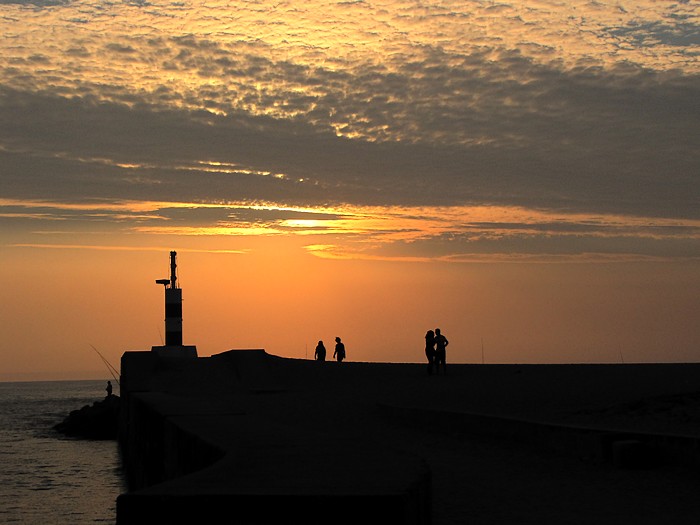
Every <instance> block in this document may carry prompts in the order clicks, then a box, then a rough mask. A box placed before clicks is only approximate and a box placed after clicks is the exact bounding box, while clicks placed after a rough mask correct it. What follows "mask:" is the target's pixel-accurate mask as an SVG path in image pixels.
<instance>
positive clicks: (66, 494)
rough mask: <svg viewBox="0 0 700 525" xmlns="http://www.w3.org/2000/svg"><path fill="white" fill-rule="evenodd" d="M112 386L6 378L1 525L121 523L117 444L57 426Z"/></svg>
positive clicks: (1, 409) (0, 439)
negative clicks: (77, 436) (83, 437)
mask: <svg viewBox="0 0 700 525" xmlns="http://www.w3.org/2000/svg"><path fill="white" fill-rule="evenodd" d="M106 384H107V381H106V380H105V381H47V382H23V383H14V382H10V383H3V382H0V524H10V523H24V524H41V525H58V524H61V525H66V524H71V525H81V524H85V523H111V524H114V523H116V498H117V496H118V495H119V494H121V493H123V492H126V483H125V480H124V476H123V472H122V468H121V460H120V456H119V447H118V445H117V442H116V441H88V440H78V439H73V438H68V437H65V436H63V435H61V434H59V433H57V432H55V431H54V430H53V429H52V427H53V425H55V424H56V423H58V422H60V421H62V420H63V418H64V417H65V416H67V415H68V414H69V413H70V412H71V411H72V410H78V409H80V408H82V407H83V406H85V405H91V404H92V403H94V402H95V401H99V400H100V399H102V398H103V397H104V395H105V394H106V393H105V390H104V389H105V386H106ZM112 384H113V385H114V387H115V390H114V393H115V394H118V393H119V390H118V388H117V385H116V384H115V382H114V381H112Z"/></svg>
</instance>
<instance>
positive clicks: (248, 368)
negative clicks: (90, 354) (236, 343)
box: [117, 350, 431, 525]
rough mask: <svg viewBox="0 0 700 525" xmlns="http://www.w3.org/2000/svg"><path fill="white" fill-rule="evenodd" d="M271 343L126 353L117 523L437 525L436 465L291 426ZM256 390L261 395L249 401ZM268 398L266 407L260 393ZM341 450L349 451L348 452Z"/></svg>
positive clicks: (385, 449)
mask: <svg viewBox="0 0 700 525" xmlns="http://www.w3.org/2000/svg"><path fill="white" fill-rule="evenodd" d="M268 358H269V356H268V355H267V354H265V353H264V352H263V351H260V350H257V351H256V350H250V351H234V352H226V353H224V354H219V355H218V356H213V357H211V358H190V359H168V358H163V357H162V356H158V355H156V354H155V353H151V352H127V353H125V354H124V356H123V358H122V381H121V393H122V410H121V413H120V415H121V420H120V446H121V448H122V455H123V458H124V464H125V468H126V471H127V479H128V485H129V491H128V492H127V493H126V494H122V495H120V496H119V498H118V499H117V523H118V525H126V524H128V525H139V524H144V525H145V524H149V525H151V524H152V523H169V524H172V525H178V524H183V525H184V524H188V525H189V524H192V523H207V524H217V523H244V524H245V523H256V524H278V523H280V524H281V523H305V524H319V525H320V524H321V523H323V524H327V523H329V522H332V523H335V524H341V525H342V524H347V525H349V524H356V523H365V524H373V523H376V524H380V523H381V524H386V523H392V524H394V523H395V524H397V525H401V524H406V525H427V524H429V523H430V522H431V481H430V478H431V476H430V471H429V469H428V467H427V465H426V464H425V462H424V461H422V460H421V459H420V458H417V457H415V456H412V455H406V454H405V453H400V452H397V451H395V450H392V449H390V448H381V447H377V446H375V445H374V444H368V443H362V442H357V441H356V440H347V439H344V438H343V437H342V436H337V435H333V434H332V429H331V434H329V435H323V436H319V435H317V434H316V433H314V432H310V431H309V430H308V428H306V427H305V426H304V425H303V424H301V425H299V426H289V425H288V424H281V423H279V422H278V421H276V418H275V417H272V416H271V414H268V413H267V412H266V411H265V409H264V406H265V403H267V402H268V399H269V397H266V396H275V397H274V399H275V406H279V405H280V404H283V403H285V399H286V393H285V389H284V388H283V387H282V386H280V385H279V384H277V383H276V379H275V378H274V377H273V375H272V374H271V373H270V371H269V369H268V368H269V367H268V366H267V359H268ZM251 396H252V402H248V401H250V399H251ZM261 396H262V399H263V401H264V403H262V404H260V403H256V402H255V401H256V399H260V398H261ZM339 450H342V454H339V453H338V451H339Z"/></svg>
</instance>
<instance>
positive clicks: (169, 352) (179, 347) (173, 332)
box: [151, 251, 197, 357]
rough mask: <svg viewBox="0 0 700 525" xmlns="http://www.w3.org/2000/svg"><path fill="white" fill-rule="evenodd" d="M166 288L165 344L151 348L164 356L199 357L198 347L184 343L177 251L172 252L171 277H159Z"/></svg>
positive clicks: (158, 282)
mask: <svg viewBox="0 0 700 525" xmlns="http://www.w3.org/2000/svg"><path fill="white" fill-rule="evenodd" d="M156 283H157V284H162V285H163V287H164V288H165V345H163V346H154V347H152V348H151V350H153V351H154V352H157V353H158V354H159V355H162V356H172V357H197V347H196V346H191V345H187V346H185V345H183V344H182V288H180V287H179V286H178V284H177V252H175V251H172V252H170V278H169V279H157V280H156Z"/></svg>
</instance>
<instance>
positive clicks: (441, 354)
mask: <svg viewBox="0 0 700 525" xmlns="http://www.w3.org/2000/svg"><path fill="white" fill-rule="evenodd" d="M448 344H450V342H449V341H448V340H447V337H445V336H444V335H442V333H440V329H439V328H436V329H435V371H436V372H437V373H438V374H439V373H440V365H442V373H443V374H447V351H446V349H447V345H448Z"/></svg>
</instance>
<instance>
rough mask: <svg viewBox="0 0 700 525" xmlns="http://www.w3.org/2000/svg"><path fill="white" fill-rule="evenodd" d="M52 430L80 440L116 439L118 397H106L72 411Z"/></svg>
mask: <svg viewBox="0 0 700 525" xmlns="http://www.w3.org/2000/svg"><path fill="white" fill-rule="evenodd" d="M53 428H54V430H56V431H57V432H60V433H61V434H64V435H66V436H70V437H76V438H82V439H117V436H118V433H119V396H108V397H106V398H105V399H103V400H102V401H96V402H94V403H93V404H92V405H85V406H84V407H83V408H81V409H80V410H73V411H72V412H71V413H70V414H69V415H68V417H66V418H65V419H64V420H63V421H62V422H61V423H58V424H57V425H55V426H54V427H53Z"/></svg>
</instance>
